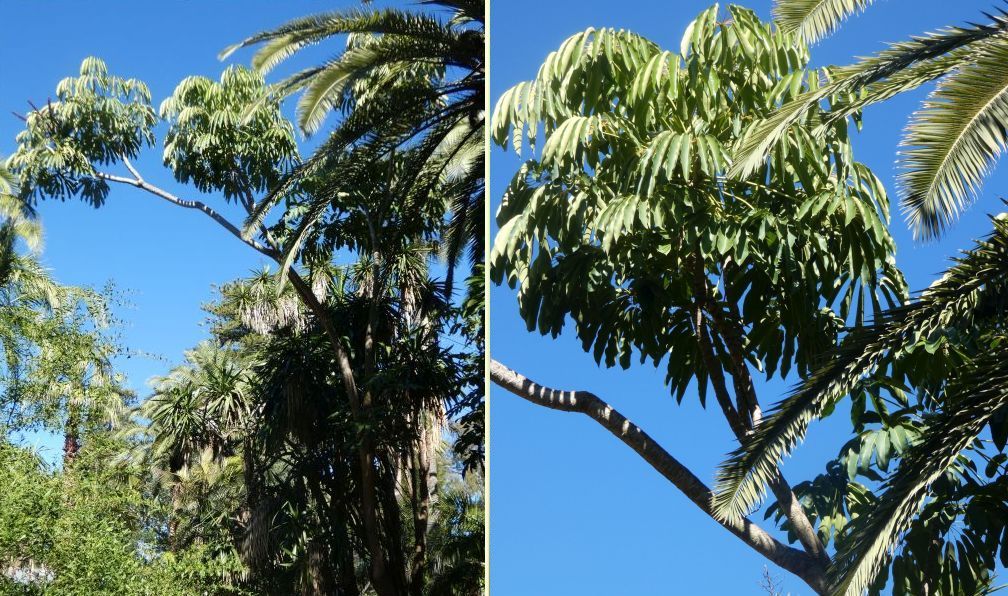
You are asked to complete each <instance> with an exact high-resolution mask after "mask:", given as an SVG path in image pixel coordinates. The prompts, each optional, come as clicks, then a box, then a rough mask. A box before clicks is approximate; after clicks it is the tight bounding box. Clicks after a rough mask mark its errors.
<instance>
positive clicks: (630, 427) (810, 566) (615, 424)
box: [490, 360, 827, 594]
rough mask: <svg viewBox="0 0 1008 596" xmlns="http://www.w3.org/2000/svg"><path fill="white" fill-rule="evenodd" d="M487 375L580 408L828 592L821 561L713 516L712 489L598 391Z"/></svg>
mask: <svg viewBox="0 0 1008 596" xmlns="http://www.w3.org/2000/svg"><path fill="white" fill-rule="evenodd" d="M490 380H492V381H493V382H494V383H496V384H497V385H498V386H500V387H501V388H503V389H506V390H507V391H509V392H511V393H513V394H515V395H517V396H518V397H521V398H522V399H525V400H527V401H530V402H532V403H534V404H536V405H540V406H543V407H546V408H550V409H553V410H560V411H564V412H579V413H581V414H585V415H587V416H588V417H590V418H591V419H593V420H595V421H596V422H598V423H599V424H601V425H602V426H603V427H604V428H605V429H606V430H608V431H609V432H610V433H612V434H613V435H615V436H616V438H618V439H619V440H620V441H623V443H624V444H626V445H627V446H628V447H630V448H631V449H633V450H634V451H635V452H637V454H638V455H640V456H641V457H642V458H643V459H644V461H646V462H648V463H649V464H651V467H652V468H654V469H655V470H657V471H658V472H659V473H660V474H661V475H662V476H664V477H665V478H666V479H667V480H668V481H669V482H671V483H672V484H673V485H674V486H675V487H676V488H678V489H679V490H680V491H681V492H682V493H683V494H684V495H686V497H687V498H688V499H689V500H690V501H693V503H694V504H695V505H696V506H697V507H699V508H700V510H701V511H703V512H704V513H706V514H707V515H708V516H710V517H711V519H714V520H715V521H717V522H718V524H720V525H721V526H723V527H724V528H725V529H727V530H728V531H729V532H731V533H732V534H734V535H735V536H736V537H738V538H739V539H740V540H742V542H744V543H746V544H747V545H748V546H749V547H750V548H752V549H753V550H755V551H756V552H758V553H759V554H761V555H763V556H764V557H766V558H767V559H768V560H769V561H771V562H772V563H774V564H775V565H777V566H779V567H781V568H782V569H785V570H787V571H789V572H791V573H793V574H795V575H796V576H798V577H800V578H801V579H802V580H803V581H805V583H807V584H808V585H809V586H810V587H812V589H814V590H815V591H816V592H817V593H819V594H825V593H826V589H827V586H826V580H825V576H824V571H825V568H824V566H823V565H822V562H821V561H820V560H818V559H816V558H815V557H812V556H810V555H808V554H806V553H805V552H803V551H800V550H798V549H796V548H791V547H790V546H787V545H785V544H782V543H781V542H779V541H777V540H776V539H775V538H774V537H773V536H771V535H770V534H768V533H767V532H766V531H765V530H763V529H762V528H760V527H759V526H758V525H756V524H754V523H753V522H751V521H749V520H748V519H746V518H743V519H741V520H737V521H733V520H727V519H726V520H723V521H721V520H717V519H716V518H714V509H713V506H712V500H713V496H714V495H713V493H712V492H711V490H710V489H709V488H708V487H707V486H706V485H705V484H704V483H703V482H702V481H701V480H700V479H699V478H697V477H696V476H695V475H694V474H693V472H691V471H690V470H689V469H688V468H687V467H686V466H684V465H683V464H682V463H680V462H679V460H677V459H676V458H675V457H673V456H672V455H671V454H670V453H669V452H668V451H666V450H665V449H664V448H663V447H662V446H661V445H659V444H658V443H657V442H656V441H655V440H654V439H653V438H651V436H650V435H648V434H647V433H646V432H644V430H643V429H641V428H640V427H639V426H637V425H636V424H634V423H633V422H631V421H630V420H628V419H627V418H626V417H625V416H623V415H622V414H620V413H619V412H618V411H616V410H615V409H614V408H613V407H612V406H610V405H609V404H607V403H606V402H605V401H603V400H602V399H601V398H599V397H598V396H596V395H594V394H593V393H590V392H588V391H561V390H558V389H551V388H549V387H544V386H542V385H538V384H536V383H535V382H533V381H531V380H530V379H528V378H526V377H524V376H522V375H521V374H519V373H517V372H515V371H513V370H511V369H510V368H508V367H506V366H504V365H503V364H501V363H500V362H497V361H496V360H491V361H490Z"/></svg>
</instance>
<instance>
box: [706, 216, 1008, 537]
mask: <svg viewBox="0 0 1008 596" xmlns="http://www.w3.org/2000/svg"><path fill="white" fill-rule="evenodd" d="M994 228H995V229H994V232H993V233H992V234H991V235H990V236H989V237H988V238H987V239H985V240H984V241H981V242H980V243H978V246H977V247H976V248H974V249H973V250H972V251H970V252H968V253H966V254H965V255H964V256H963V257H962V258H960V259H958V260H957V262H956V264H955V265H954V266H953V267H951V268H950V269H949V270H948V271H947V272H946V274H945V275H944V276H943V277H942V278H941V279H940V280H938V281H937V282H935V283H934V284H933V285H932V286H931V287H930V288H928V289H927V290H926V291H925V292H923V293H922V294H921V295H920V297H919V298H918V299H917V300H916V301H914V302H912V303H911V304H908V305H905V306H901V307H897V308H895V309H892V310H889V311H886V312H885V313H883V315H882V316H881V317H879V318H878V320H876V321H875V322H874V324H872V325H870V326H868V327H864V328H860V329H858V330H856V331H854V332H852V333H851V334H850V335H849V336H848V337H846V338H845V339H844V341H843V342H842V344H841V346H840V348H839V350H838V352H837V354H836V355H835V356H834V357H833V358H832V359H831V360H830V361H829V362H827V363H826V364H825V365H823V366H822V367H821V368H820V369H819V370H818V371H816V372H815V373H814V374H813V375H812V376H810V377H809V378H808V380H806V381H805V382H804V383H803V384H802V385H800V386H799V387H798V388H797V390H796V391H795V392H794V393H793V394H792V395H791V396H790V397H788V398H787V399H785V400H784V401H782V402H781V403H779V404H778V405H777V406H776V407H775V408H774V409H773V411H772V412H771V413H770V414H769V415H768V416H767V417H766V418H765V419H764V421H763V423H762V424H761V425H760V426H759V427H758V428H757V429H756V432H755V433H754V435H753V436H752V438H751V439H750V440H749V441H748V442H747V443H746V444H744V445H742V446H741V447H740V448H739V449H737V450H736V451H735V452H734V453H732V455H731V457H730V458H729V459H728V460H727V461H726V462H725V463H724V464H722V466H721V468H720V469H719V471H718V486H717V489H716V495H715V511H716V514H717V515H718V516H719V517H722V518H726V519H738V518H741V517H744V516H745V515H746V514H748V513H749V511H750V510H751V509H752V508H753V507H754V506H755V505H756V504H757V503H758V502H759V500H760V499H761V498H762V497H763V495H764V494H765V490H766V489H765V487H766V485H767V483H768V482H769V481H770V479H772V478H773V475H774V474H775V472H776V470H777V465H778V463H779V462H780V461H781V459H782V458H783V457H784V456H785V455H787V454H788V453H789V452H790V451H791V449H793V448H794V446H795V445H796V444H797V443H798V442H799V441H801V440H802V439H803V438H804V436H805V431H806V430H807V429H808V424H809V423H810V422H811V421H812V420H814V419H815V418H817V417H818V416H819V415H820V414H821V413H822V412H823V410H824V409H825V408H826V407H828V406H829V405H831V404H833V403H835V402H836V401H837V400H839V399H841V398H842V397H843V396H844V395H846V394H847V393H848V392H849V391H850V390H851V389H852V388H853V387H854V386H855V385H856V384H857V382H858V381H859V380H860V379H862V378H863V377H866V376H870V375H871V374H873V373H874V372H875V371H876V370H878V369H879V367H880V366H881V365H882V364H883V363H884V362H885V361H886V359H887V358H890V357H891V356H892V353H893V352H896V351H899V350H900V349H902V348H904V347H906V346H909V345H914V344H916V343H917V342H919V341H921V340H926V339H928V338H930V337H931V336H932V335H933V334H936V333H938V332H940V331H941V330H942V329H943V328H945V327H948V326H954V327H957V328H966V327H968V326H970V325H974V324H977V323H978V322H980V321H983V320H989V319H990V318H991V317H995V316H998V315H999V314H1000V313H1003V312H1004V309H1005V308H1006V307H1008V216H1004V215H1001V216H998V217H997V218H995V219H994Z"/></svg>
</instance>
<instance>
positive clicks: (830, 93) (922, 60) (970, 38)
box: [730, 12, 1008, 176]
mask: <svg viewBox="0 0 1008 596" xmlns="http://www.w3.org/2000/svg"><path fill="white" fill-rule="evenodd" d="M990 19H991V22H990V23H988V24H985V25H969V26H967V27H946V28H944V29H941V30H939V31H937V32H935V33H930V34H927V35H923V36H916V37H913V38H911V39H910V40H909V41H905V42H900V43H895V44H892V45H890V47H889V48H887V49H885V50H883V51H881V52H879V53H877V54H876V55H874V56H871V57H868V58H864V59H862V60H860V61H858V62H857V63H855V64H853V65H851V66H847V67H844V68H840V69H837V70H835V71H834V72H833V73H832V80H831V81H829V82H827V84H825V85H823V86H821V87H820V88H819V89H816V90H814V91H808V92H806V93H804V94H802V95H800V96H798V97H796V98H795V99H793V100H791V101H790V102H788V103H785V104H784V105H782V106H781V107H780V108H779V109H778V110H777V111H776V112H774V113H773V114H772V115H771V116H769V117H768V118H766V119H764V120H761V121H759V122H756V123H754V124H753V125H752V126H751V127H750V128H749V130H748V131H747V132H746V135H745V137H744V138H743V139H742V140H741V142H740V143H739V144H738V145H737V146H736V147H735V148H734V151H733V153H734V159H733V162H734V163H733V165H732V168H731V170H730V174H731V175H732V176H747V175H750V174H752V173H753V172H755V171H756V170H758V169H759V168H760V167H761V166H762V165H763V163H764V161H765V160H766V156H767V155H768V154H769V152H770V150H771V149H772V148H773V147H775V146H776V145H777V143H779V142H780V141H781V139H783V138H784V137H785V135H786V134H787V131H788V130H789V129H790V128H791V126H793V125H794V124H797V123H799V122H801V121H803V120H804V119H805V118H807V117H808V116H809V114H811V113H812V112H814V111H815V110H816V109H817V108H818V107H819V105H820V103H821V102H823V101H826V100H830V99H831V98H836V99H837V100H838V101H835V102H832V103H839V104H841V105H848V104H851V103H855V102H856V104H857V105H858V107H859V108H863V107H865V106H867V105H870V104H871V103H875V101H881V99H885V98H888V97H892V96H893V95H895V94H896V93H898V92H902V91H908V90H911V89H915V88H917V87H920V86H921V85H923V84H925V83H928V82H930V81H932V80H934V79H936V78H939V77H941V76H943V75H945V74H947V73H948V68H955V66H956V65H958V64H960V63H961V62H959V61H956V62H954V63H952V64H947V63H946V64H944V66H945V67H946V68H943V69H936V68H927V67H926V65H927V64H928V63H930V62H932V61H935V60H939V59H941V58H943V57H946V56H949V55H950V54H953V53H954V52H957V51H958V50H964V49H971V50H976V48H978V47H980V46H981V45H982V44H983V43H984V42H985V41H987V40H990V39H992V38H994V37H997V36H999V35H1003V34H1005V33H1006V32H1008V13H1005V12H999V13H997V14H996V15H992V16H990ZM968 55H969V52H968V51H967V52H960V53H958V54H955V56H957V57H960V58H963V59H964V60H965V59H967V57H968ZM918 65H919V66H920V68H917V69H914V70H911V71H910V72H911V73H912V76H907V75H906V74H902V75H901V74H900V73H905V72H906V71H908V69H911V68H913V67H915V66H918ZM892 77H899V78H898V79H895V82H897V83H898V85H896V86H894V85H893V84H888V85H881V86H878V87H876V90H877V91H878V92H879V94H878V95H877V96H875V97H872V96H867V97H862V98H857V97H856V96H855V95H854V94H856V93H859V92H862V91H863V90H866V89H869V88H870V86H871V85H875V84H878V83H886V82H889V80H890V78H892Z"/></svg>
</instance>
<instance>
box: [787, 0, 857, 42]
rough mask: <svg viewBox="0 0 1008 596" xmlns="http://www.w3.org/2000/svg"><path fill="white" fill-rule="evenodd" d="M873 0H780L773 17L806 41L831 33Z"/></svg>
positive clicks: (812, 40)
mask: <svg viewBox="0 0 1008 596" xmlns="http://www.w3.org/2000/svg"><path fill="white" fill-rule="evenodd" d="M872 1H873V0H777V1H776V2H774V7H773V18H774V20H775V21H776V22H777V25H778V26H779V27H780V28H781V29H782V30H784V31H787V32H789V33H797V34H798V35H799V36H801V38H802V39H803V40H805V43H809V44H811V43H815V42H817V41H819V40H821V39H823V38H824V37H827V36H829V35H830V34H832V33H833V32H834V31H836V30H837V28H838V27H839V26H840V23H842V22H843V21H844V20H845V19H846V18H847V17H849V16H851V15H853V14H855V13H858V12H861V11H863V10H864V9H865V8H867V7H868V6H869V5H870V4H871V3H872Z"/></svg>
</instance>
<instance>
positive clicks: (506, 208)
mask: <svg viewBox="0 0 1008 596" xmlns="http://www.w3.org/2000/svg"><path fill="white" fill-rule="evenodd" d="M727 12H728V15H727V17H728V18H725V19H722V18H721V16H723V15H720V14H719V7H718V6H717V5H715V6H713V7H711V8H709V9H708V10H706V11H704V12H702V13H701V14H700V15H699V16H698V17H697V18H696V19H695V20H694V21H693V22H692V23H691V24H690V25H689V26H688V27H687V29H686V32H685V34H684V36H683V38H682V43H681V47H680V48H679V51H670V50H663V49H662V48H661V47H659V46H658V45H657V44H655V43H653V42H651V41H649V40H647V39H645V38H643V37H641V36H638V35H635V34H633V33H630V32H626V31H622V30H619V31H616V30H612V29H601V30H594V29H589V30H587V31H585V32H583V33H579V34H577V35H574V36H572V37H570V38H569V39H567V40H566V41H565V42H564V43H563V44H562V45H561V46H560V48H559V49H558V50H557V51H555V52H553V53H551V54H550V55H549V56H548V57H547V59H546V61H545V63H544V64H543V65H542V66H541V68H540V69H539V72H538V75H537V76H536V78H535V79H534V80H532V81H528V82H524V83H521V84H519V85H516V86H515V87H513V88H511V89H510V90H508V91H506V92H505V93H504V94H503V95H502V96H501V98H500V99H499V101H498V102H497V105H496V108H495V113H494V122H493V128H492V134H493V139H494V141H495V142H496V143H497V144H499V145H501V146H507V145H508V144H509V142H510V144H511V145H512V146H513V147H514V149H515V150H516V151H518V152H519V153H522V152H523V150H524V149H526V148H528V149H529V150H530V152H531V153H532V157H531V159H529V160H528V161H526V162H525V163H524V165H522V166H521V168H520V170H519V171H518V172H517V173H516V175H515V176H514V178H513V179H512V181H511V183H510V185H509V186H508V188H507V190H506V192H505V195H504V197H503V201H502V203H501V206H500V208H499V210H498V213H497V222H498V224H499V225H500V230H499V232H498V234H497V237H496V239H495V242H494V246H493V249H492V252H491V255H490V259H489V260H490V274H491V278H492V279H493V281H494V282H495V283H498V284H501V283H504V282H506V283H508V284H509V285H510V286H511V287H512V288H517V298H518V303H519V310H520V313H521V316H522V317H523V318H524V320H525V322H526V323H527V325H528V329H529V330H530V331H538V332H539V333H541V334H544V335H545V334H550V335H552V336H553V337H557V336H558V335H559V334H560V332H561V330H562V329H563V327H564V325H565V324H566V323H567V321H571V322H572V323H573V325H574V328H575V330H576V333H577V337H578V338H579V339H580V340H581V342H582V345H583V348H584V350H585V351H586V352H588V353H590V354H591V355H592V356H593V358H594V359H595V361H596V362H597V363H598V364H600V365H602V364H604V365H605V366H607V367H614V366H616V365H619V366H620V367H622V368H628V367H629V366H631V363H632V361H633V360H634V359H635V358H636V359H639V361H640V362H641V363H642V364H643V363H645V362H647V361H650V362H651V363H653V364H654V365H655V366H661V365H664V367H665V370H666V383H667V385H668V386H669V388H670V390H671V392H672V393H673V395H675V397H676V399H677V400H679V401H681V400H682V399H683V398H684V396H685V395H686V394H687V392H688V391H689V390H690V388H691V387H695V388H696V392H697V395H698V397H699V399H700V401H701V403H702V404H704V405H706V401H707V399H708V396H709V395H711V394H713V396H714V398H715V401H716V403H717V407H718V409H719V410H720V411H721V412H722V414H723V415H724V417H725V419H726V421H727V423H728V424H729V426H730V427H731V430H732V432H733V433H734V434H735V436H736V437H737V438H738V440H739V441H745V440H746V438H747V437H748V436H750V435H751V434H752V433H753V432H754V429H755V428H756V427H758V426H759V424H760V420H761V404H760V400H759V396H758V395H757V390H756V386H755V384H754V380H755V377H756V375H758V374H763V375H766V377H767V378H771V377H773V376H774V375H779V376H780V377H782V378H786V379H791V378H794V377H795V376H797V377H804V376H806V375H808V374H809V373H810V371H811V370H813V369H814V368H815V367H816V365H817V364H818V363H819V362H820V360H821V359H822V358H823V357H824V355H826V354H827V353H828V351H829V350H830V349H832V348H834V347H835V346H836V344H837V342H838V341H839V339H840V338H841V337H842V336H843V335H844V334H845V331H846V330H847V328H848V327H849V326H857V325H861V324H862V323H863V321H864V320H865V319H866V317H870V316H871V315H872V314H873V313H877V312H879V311H880V310H881V309H882V308H885V307H888V306H891V305H895V304H898V303H900V302H901V301H902V300H903V298H904V297H905V293H906V290H905V282H904V280H903V277H902V275H901V273H900V272H899V270H898V269H897V268H896V266H895V260H894V248H895V247H894V243H893V240H892V238H891V237H890V235H889V232H888V230H887V223H888V220H889V214H888V210H889V201H888V197H887V195H886V192H885V189H884V188H883V185H882V183H881V182H880V181H879V179H878V178H877V177H876V176H875V175H874V174H873V173H872V172H871V171H870V170H869V168H867V167H866V166H865V165H863V164H861V163H859V162H857V161H855V159H854V157H853V152H852V148H851V144H850V139H849V126H850V125H851V121H852V120H851V119H837V120H829V121H827V120H825V119H824V115H825V114H826V113H827V112H826V110H827V107H828V106H826V105H823V106H821V108H820V109H818V110H813V111H811V112H810V113H809V114H808V115H807V116H806V117H805V118H804V119H803V120H802V121H801V122H799V123H798V124H796V125H795V126H793V127H792V128H790V129H789V130H788V133H787V138H786V139H785V140H784V141H783V142H781V143H780V144H779V145H778V146H777V147H776V148H775V150H774V152H773V153H772V154H770V155H769V156H768V157H767V159H766V160H765V161H764V162H763V163H762V164H761V165H760V167H758V168H756V169H755V170H754V171H753V172H752V173H751V174H748V175H746V176H744V177H739V176H732V175H729V171H730V169H731V166H732V163H731V155H732V152H733V149H734V148H735V147H736V146H737V145H738V144H740V143H741V142H743V141H744V140H745V138H746V135H747V133H748V132H749V131H750V130H751V127H752V125H753V124H754V123H755V122H758V121H760V120H761V119H763V118H766V117H767V115H768V114H770V113H772V112H773V110H775V108H777V107H778V106H780V105H781V104H782V103H784V102H787V101H788V100H789V99H790V98H792V97H794V96H796V95H798V94H801V93H803V92H806V91H808V90H810V89H817V88H819V86H820V85H821V84H823V83H824V82H825V81H828V80H829V76H830V73H829V71H828V70H827V69H822V70H816V69H812V68H810V67H809V53H808V50H807V49H806V47H805V45H804V44H803V43H802V42H801V40H800V39H799V38H798V37H797V36H796V35H794V34H788V33H782V32H780V31H779V30H777V29H776V28H774V27H773V26H772V25H770V24H768V23H764V22H761V21H760V20H759V19H758V17H757V16H756V15H755V14H754V13H753V12H752V11H750V10H747V9H744V8H741V7H738V6H730V7H728V9H727ZM828 99H829V102H830V103H840V102H847V101H850V100H851V99H852V98H850V97H845V96H838V97H830V98H828ZM854 122H855V123H856V120H854ZM813 132H814V133H815V134H813ZM541 133H544V140H543V141H542V142H541V148H540V140H539V136H540V134H541ZM792 373H794V374H792ZM491 378H492V380H493V381H494V382H495V383H497V384H498V385H500V386H502V387H503V388H505V389H507V390H509V391H511V392H512V393H515V394H517V395H519V396H520V397H523V398H525V399H527V400H529V401H532V402H533V403H537V404H540V405H543V406H546V407H550V408H554V409H560V410H567V411H577V412H582V413H585V414H587V415H589V416H590V417H592V418H594V419H595V420H597V421H598V422H599V423H600V424H602V425H603V426H604V427H606V428H607V429H608V430H610V431H611V432H612V433H613V434H615V435H616V436H617V437H619V438H620V440H622V441H623V442H624V443H626V444H627V445H629V446H630V447H631V448H633V449H634V450H635V451H636V452H637V453H638V454H640V455H641V457H643V458H644V459H645V460H646V461H648V463H650V464H651V465H652V466H653V467H654V468H656V469H657V470H658V471H659V472H660V473H662V474H663V475H664V476H665V477H666V478H667V479H668V480H669V481H670V482H672V483H673V484H674V485H675V486H676V487H678V488H679V489H680V490H681V491H682V492H683V493H685V495H686V496H687V497H689V498H690V499H691V500H692V501H693V502H694V503H695V504H696V505H697V506H699V507H700V508H701V509H703V510H704V511H705V512H707V513H708V514H710V515H711V516H712V517H713V518H715V519H716V520H717V521H718V523H720V524H722V525H723V526H725V527H726V528H727V529H728V530H729V531H731V532H732V533H734V534H735V535H736V536H738V537H739V538H740V539H742V540H743V541H744V542H746V544H748V545H749V546H751V547H752V548H754V549H755V550H756V551H758V552H759V553H761V554H762V555H764V556H765V557H766V558H767V559H769V560H770V561H772V562H773V563H775V564H777V565H779V566H780V567H781V568H783V569H786V570H787V571H789V572H791V573H794V574H795V575H797V576H798V577H800V578H801V579H802V580H804V581H805V582H806V583H807V584H808V585H809V586H811V587H812V588H813V589H814V590H816V591H817V592H819V593H825V592H826V591H827V590H828V586H827V584H826V579H825V576H824V570H825V569H826V567H827V565H828V563H829V556H828V551H827V547H828V544H826V542H827V541H828V540H829V538H830V533H829V532H828V531H822V530H825V528H821V527H816V525H813V524H814V522H818V521H819V520H815V519H814V518H813V519H810V515H809V514H808V512H806V511H805V509H804V508H803V506H802V503H800V502H799V500H798V499H797V498H796V497H795V496H794V494H793V492H792V491H791V489H790V486H789V484H788V482H787V481H786V480H785V479H784V478H783V476H782V475H781V474H780V472H779V471H777V472H775V473H774V474H773V478H772V479H771V481H770V482H769V486H770V489H771V491H772V492H773V494H774V496H775V497H776V500H777V506H778V507H779V509H780V510H781V511H782V512H783V513H784V516H783V519H784V523H783V525H784V527H785V529H786V530H787V531H788V533H789V536H790V537H791V539H792V540H793V541H795V542H798V543H799V544H800V549H799V548H793V547H790V546H787V545H785V544H783V543H781V542H779V541H778V540H777V539H775V538H774V537H773V536H771V535H770V534H768V533H767V532H765V531H764V530H762V529H761V528H759V527H758V526H757V525H756V524H754V523H753V522H751V521H750V520H748V519H747V518H745V517H728V516H716V515H715V514H714V509H713V505H712V494H711V491H710V490H709V489H708V487H707V486H706V485H704V483H703V482H702V481H701V480H700V479H699V478H697V476H696V475H694V474H693V473H692V472H691V471H690V470H688V469H687V468H686V467H685V466H683V465H682V464H681V463H680V462H679V461H678V460H676V459H675V458H674V457H673V456H672V455H671V454H669V453H668V452H667V451H665V450H664V449H663V448H662V447H661V446H660V445H658V444H656V443H655V442H654V441H653V439H651V438H650V437H649V436H647V435H646V433H645V432H644V431H643V430H641V429H640V428H639V427H637V426H635V425H633V424H632V423H630V422H629V421H627V420H626V419H625V418H624V417H623V416H622V415H620V414H619V413H618V412H616V411H615V410H613V409H612V408H611V407H610V406H608V404H606V403H605V402H603V401H602V400H601V399H600V398H598V397H597V396H595V395H593V394H591V393H589V392H585V391H573V392H566V391H558V390H554V389H550V388H548V387H541V386H539V385H537V384H535V383H534V382H532V381H530V380H529V379H527V378H525V377H524V376H522V375H521V374H519V373H517V372H515V371H513V370H511V369H509V368H507V367H506V366H505V365H503V364H501V363H499V362H496V361H494V362H492V363H491Z"/></svg>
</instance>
